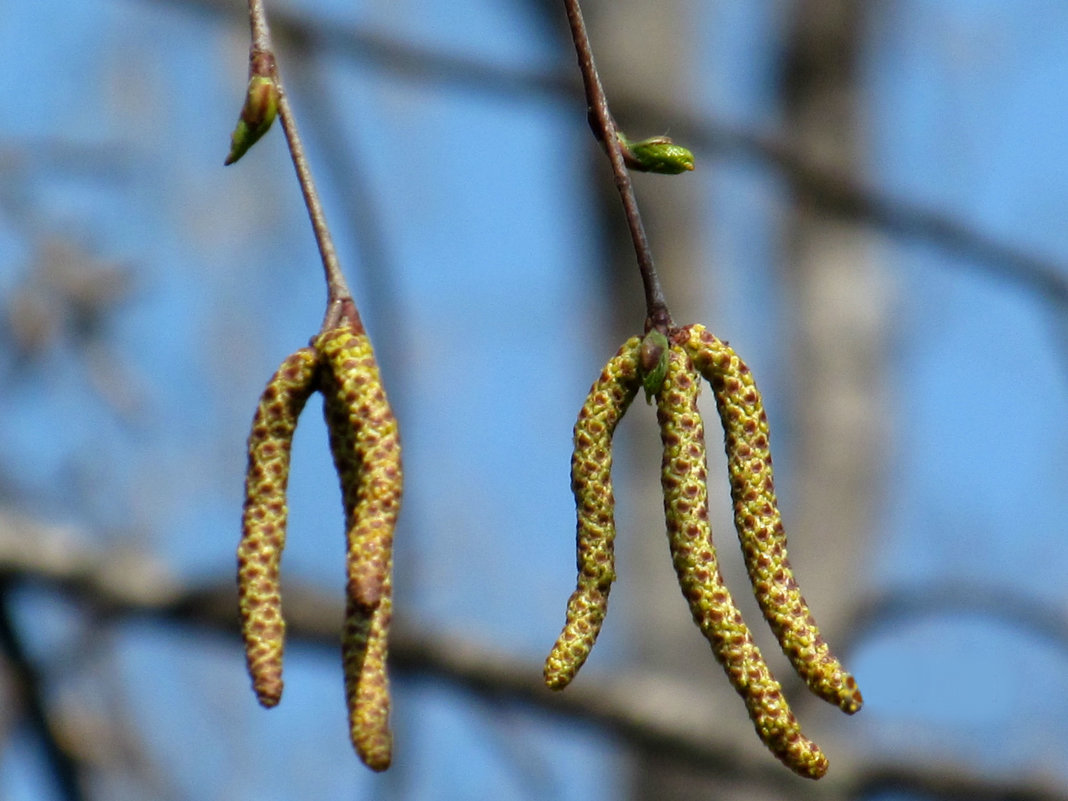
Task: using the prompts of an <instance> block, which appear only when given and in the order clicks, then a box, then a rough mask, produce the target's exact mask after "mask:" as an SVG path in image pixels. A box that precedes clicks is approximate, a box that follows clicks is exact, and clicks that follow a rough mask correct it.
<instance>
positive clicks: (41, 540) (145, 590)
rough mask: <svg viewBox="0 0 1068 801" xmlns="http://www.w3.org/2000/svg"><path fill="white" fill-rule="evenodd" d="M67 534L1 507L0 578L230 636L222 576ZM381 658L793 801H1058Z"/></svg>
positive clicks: (691, 708)
mask: <svg viewBox="0 0 1068 801" xmlns="http://www.w3.org/2000/svg"><path fill="white" fill-rule="evenodd" d="M84 542H85V540H83V539H81V538H79V537H76V536H73V532H70V531H66V530H63V529H57V528H48V527H45V526H40V525H38V524H36V523H34V522H32V521H27V520H24V519H19V518H15V517H13V516H12V515H10V514H7V513H4V512H2V511H0V580H5V581H8V582H12V583H15V582H18V583H24V584H27V585H32V586H37V587H41V588H47V589H49V590H51V591H54V592H56V593H58V594H61V595H65V596H68V597H70V598H72V599H74V600H76V601H77V603H78V605H79V607H80V608H86V609H92V610H93V611H94V612H95V613H96V614H98V615H99V614H105V615H110V616H111V617H113V618H121V619H135V618H139V619H149V620H155V621H159V622H160V623H164V624H180V625H187V626H192V627H195V628H200V629H202V630H205V631H210V632H215V633H225V634H226V635H228V636H232V637H233V641H234V648H235V650H236V649H238V648H239V647H240V644H239V643H240V641H239V637H238V636H237V615H236V608H237V601H236V590H235V589H234V587H233V586H232V583H231V581H230V579H229V578H227V579H225V580H222V581H220V582H219V583H218V584H212V585H207V586H203V587H200V588H196V589H192V588H188V587H184V586H182V585H181V584H180V583H178V582H175V581H173V580H170V579H168V578H167V576H166V574H164V573H162V572H161V571H160V569H159V567H158V566H157V565H156V564H155V563H153V562H152V561H151V560H148V559H146V558H139V557H136V556H133V555H130V554H115V553H111V552H106V551H93V550H92V549H90V548H87V547H86V546H85V545H84V544H83V543H84ZM286 592H287V594H286V617H287V621H288V624H289V625H288V633H289V636H290V637H291V638H292V639H293V640H300V641H304V642H306V643H310V644H314V645H321V646H322V647H323V648H324V649H327V650H328V651H329V653H330V656H331V658H333V656H334V652H335V650H336V648H337V637H338V631H339V629H340V625H341V618H342V610H341V607H340V604H337V603H335V602H334V601H332V600H327V599H326V598H325V597H324V596H322V595H320V594H318V593H317V592H314V591H312V590H309V589H307V588H304V589H301V588H299V587H289V588H287V591H286ZM391 658H392V662H391V666H392V669H393V670H394V671H396V672H397V673H398V674H400V675H407V676H409V677H429V678H433V679H434V680H436V681H440V682H444V683H446V684H450V685H452V686H454V687H456V688H459V689H463V690H466V691H469V692H471V693H475V694H477V695H478V696H479V697H480V698H483V699H491V700H493V701H495V702H499V703H515V704H520V705H523V706H525V707H528V708H531V709H536V710H539V711H541V712H542V713H548V714H552V715H559V716H563V717H566V718H568V719H569V720H571V721H574V722H577V723H582V724H586V725H589V726H592V727H596V728H598V729H601V730H603V731H605V732H606V733H608V734H609V735H610V736H613V737H616V738H618V739H619V740H620V741H622V742H624V743H626V744H627V745H629V746H631V747H633V748H639V749H647V750H649V751H652V752H656V753H660V754H663V755H664V756H666V757H668V758H671V759H674V760H677V761H678V762H679V763H680V764H685V765H687V766H689V767H692V768H697V769H702V770H708V771H712V772H716V773H717V774H718V775H721V776H723V777H724V778H725V779H729V780H730V781H734V782H751V783H753V784H755V785H758V786H763V787H765V788H768V789H771V790H775V791H778V792H780V793H789V795H790V797H793V798H797V799H801V801H804V799H809V798H811V799H815V798H817V797H818V798H820V799H821V800H822V801H826V800H827V799H845V798H855V797H858V796H859V795H860V794H861V793H862V792H863V791H866V790H871V789H873V788H874V789H879V788H886V787H891V786H892V787H908V788H909V789H911V790H914V791H917V792H921V793H927V794H934V795H938V796H941V797H947V798H975V799H980V800H981V801H982V800H983V799H995V798H1012V799H1014V801H1068V792H1066V791H1065V790H1064V789H1063V788H1061V787H1059V786H1057V784H1056V783H1055V782H1054V781H1053V780H1052V779H1050V780H1044V779H1042V778H1041V777H1034V776H1030V775H1029V776H1025V777H1019V778H1017V779H1015V780H1013V779H1005V778H998V779H994V778H988V777H979V776H976V775H975V774H974V773H973V772H970V771H968V770H967V769H966V768H962V767H959V766H955V765H953V764H947V763H944V762H934V761H931V762H923V761H919V760H918V759H917V760H910V761H908V762H905V763H899V762H896V761H890V760H887V761H882V760H872V759H864V760H860V759H858V758H856V757H851V756H850V755H848V754H836V755H835V759H834V764H833V767H832V771H831V773H830V774H828V776H827V777H826V778H825V779H824V780H822V781H821V782H820V783H819V786H818V787H817V786H812V787H810V786H808V785H805V784H802V783H801V782H800V780H796V779H794V777H793V776H791V775H790V774H788V773H786V772H785V771H782V770H781V769H780V768H779V766H778V765H777V764H775V763H774V762H772V761H771V760H770V759H767V760H766V759H764V758H763V755H762V754H756V755H754V756H750V755H749V754H748V753H746V752H745V751H743V750H742V749H741V748H739V746H738V744H736V743H734V742H730V741H727V740H725V739H724V738H723V735H722V734H721V733H718V732H717V731H716V727H715V720H716V716H717V714H718V713H717V710H716V709H714V708H711V706H710V705H707V704H706V703H705V702H703V701H702V698H703V695H702V694H701V692H700V691H699V690H697V689H694V688H680V687H678V686H676V685H673V684H671V683H670V682H666V681H664V680H663V679H662V678H661V677H649V676H633V675H629V676H623V677H620V678H618V679H615V680H612V681H611V682H601V683H599V684H597V685H594V684H592V683H585V684H581V685H577V686H574V687H572V688H571V690H570V691H569V692H567V693H552V692H550V691H549V690H547V689H546V688H545V687H544V685H543V683H542V678H541V672H540V666H539V664H537V660H533V661H529V662H528V661H521V660H518V659H516V658H515V657H512V656H509V655H507V654H505V653H502V652H501V651H499V650H497V649H494V648H488V647H486V646H484V645H480V644H477V643H473V642H470V641H466V640H464V639H462V638H456V637H450V636H445V635H442V634H440V633H438V632H431V631H423V630H417V629H414V628H412V627H410V626H409V627H406V626H403V625H402V626H400V627H398V630H397V631H396V633H395V635H394V637H393V640H392V643H391Z"/></svg>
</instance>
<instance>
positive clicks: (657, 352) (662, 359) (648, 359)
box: [639, 328, 668, 403]
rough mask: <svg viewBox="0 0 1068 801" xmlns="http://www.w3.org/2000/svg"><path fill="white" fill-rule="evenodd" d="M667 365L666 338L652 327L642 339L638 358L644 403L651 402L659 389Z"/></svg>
mask: <svg viewBox="0 0 1068 801" xmlns="http://www.w3.org/2000/svg"><path fill="white" fill-rule="evenodd" d="M667 365H668V338H667V337H666V336H664V334H662V333H661V332H660V331H657V330H656V329H655V328H654V329H652V330H651V331H650V332H649V333H648V334H646V335H645V339H643V340H642V348H641V355H640V360H639V366H640V368H641V375H642V386H643V387H644V388H645V402H646V403H652V402H653V396H654V395H655V394H656V393H657V392H659V391H660V387H661V386H662V385H663V383H664V374H665V373H667Z"/></svg>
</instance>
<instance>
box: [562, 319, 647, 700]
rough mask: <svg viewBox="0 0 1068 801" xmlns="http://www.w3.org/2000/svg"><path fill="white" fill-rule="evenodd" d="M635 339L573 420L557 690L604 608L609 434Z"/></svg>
mask: <svg viewBox="0 0 1068 801" xmlns="http://www.w3.org/2000/svg"><path fill="white" fill-rule="evenodd" d="M640 347H641V340H639V339H638V338H637V337H634V338H632V339H630V340H628V341H627V342H626V343H625V344H624V345H623V347H622V348H620V349H619V352H618V353H616V355H615V356H613V357H612V358H611V359H610V360H609V361H608V364H607V365H605V368H604V370H603V371H602V372H601V375H600V377H598V379H597V380H596V381H595V382H594V383H593V386H592V387H591V388H590V392H589V395H588V396H587V397H586V402H585V403H584V404H583V406H582V409H581V411H580V412H579V416H578V421H577V422H576V423H575V431H574V446H575V447H574V452H573V454H572V457H571V491H572V492H573V493H574V496H575V510H576V515H577V533H576V563H577V568H578V580H577V583H576V587H575V591H574V592H573V593H572V594H571V598H570V599H569V600H568V602H567V617H566V620H565V623H564V629H563V631H562V632H561V634H560V636H559V638H557V641H556V644H555V645H554V646H553V649H552V652H551V653H550V654H549V656H548V658H547V659H546V660H545V669H544V674H545V683H546V684H548V685H549V687H551V688H552V689H554V690H561V689H563V688H564V687H566V686H567V685H568V683H569V682H570V681H571V680H572V679H573V678H574V677H575V674H576V673H577V672H578V670H579V668H581V667H582V665H583V663H584V662H585V661H586V657H588V656H589V654H590V649H591V648H593V644H594V642H595V641H596V639H597V635H598V633H600V630H601V625H602V623H603V622H604V616H605V613H606V612H607V610H608V593H609V591H610V590H611V588H612V582H613V581H614V580H615V577H616V573H615V560H614V554H613V541H614V539H615V516H614V511H613V510H614V505H615V498H614V496H613V494H612V434H613V433H614V432H615V429H616V425H617V424H618V423H619V421H620V419H621V418H622V417H623V414H624V412H626V410H627V407H628V406H630V403H631V401H632V400H634V395H635V394H636V393H637V391H638V387H639V386H640V384H641V378H640V377H639V370H638V360H639V349H640Z"/></svg>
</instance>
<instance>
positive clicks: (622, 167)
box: [564, 0, 673, 334]
mask: <svg viewBox="0 0 1068 801" xmlns="http://www.w3.org/2000/svg"><path fill="white" fill-rule="evenodd" d="M564 7H565V8H566V9H567V21H568V23H569V24H570V26H571V38H572V40H573V41H574V43H575V54H576V56H577V57H578V64H579V71H580V72H581V73H582V85H583V87H584V88H585V90H586V104H587V107H588V114H589V120H590V127H591V128H593V133H594V136H596V137H597V138H598V139H599V140H600V141H601V144H602V145H604V148H605V150H606V151H607V153H608V160H609V161H610V162H611V164H612V174H613V175H614V176H615V179H616V189H617V190H618V191H619V197H620V200H622V201H623V213H624V214H625V215H626V218H627V227H628V228H629V229H630V238H631V241H632V242H633V243H634V254H635V256H636V257H637V259H638V270H639V271H640V272H641V275H642V286H643V288H644V290H645V313H646V321H645V327H646V329H651V328H655V329H657V330H658V331H660V332H661V333H663V334H667V332H668V329H670V328H671V327H672V325H673V322H672V320H671V312H670V311H668V306H667V301H666V300H665V298H664V290H663V287H661V285H660V278H659V276H658V275H657V273H656V265H654V264H653V254H652V251H651V250H650V248H649V240H648V238H647V237H646V235H645V226H644V225H642V217H641V213H640V212H639V211H638V200H637V198H635V196H634V186H633V184H632V183H631V180H630V173H629V172H628V171H627V165H626V160H625V158H624V154H623V148H622V146H621V144H620V141H619V136H618V129H617V128H616V123H615V120H614V119H613V118H612V112H611V111H610V110H609V108H608V99H607V98H606V97H605V93H604V87H603V86H602V85H601V76H600V75H599V74H598V72H597V65H596V64H595V63H594V61H593V48H592V47H591V45H590V37H589V34H588V33H587V32H586V22H585V21H584V20H583V18H582V9H581V8H580V7H579V2H578V0H564Z"/></svg>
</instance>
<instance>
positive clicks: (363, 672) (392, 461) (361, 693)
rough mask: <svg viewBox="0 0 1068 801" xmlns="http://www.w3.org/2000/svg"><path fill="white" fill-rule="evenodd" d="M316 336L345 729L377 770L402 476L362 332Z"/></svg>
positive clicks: (393, 428)
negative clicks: (335, 508) (340, 519)
mask: <svg viewBox="0 0 1068 801" xmlns="http://www.w3.org/2000/svg"><path fill="white" fill-rule="evenodd" d="M316 344H317V347H318V348H319V349H320V350H321V351H322V353H323V356H324V360H325V369H324V370H323V375H322V378H321V381H322V390H323V397H324V401H323V412H324V416H325V418H326V422H327V427H328V429H329V432H330V448H331V451H332V453H333V456H334V463H335V467H336V469H337V472H338V476H339V478H340V481H341V493H342V503H343V506H344V511H345V526H346V532H347V556H346V564H347V573H348V582H347V588H348V589H347V601H346V609H345V625H344V629H343V633H342V661H343V665H344V672H345V694H346V700H347V703H348V709H349V730H350V737H351V739H352V744H353V747H354V748H355V749H356V752H357V754H359V756H360V759H362V760H363V762H364V763H365V764H366V765H367V766H368V767H370V768H371V769H373V770H379V771H380V770H385V769H386V768H388V767H389V765H390V761H391V758H392V735H391V733H390V728H389V713H390V696H389V678H388V675H387V673H386V659H387V653H388V636H389V624H390V621H391V618H392V609H393V600H392V568H393V557H392V547H393V529H394V526H395V525H396V520H397V513H398V511H399V508H400V500H401V488H402V477H403V476H402V468H401V460H400V439H399V436H398V431H397V421H396V417H395V416H394V414H393V411H392V409H391V408H390V406H389V402H388V400H387V398H386V395H385V391H384V390H383V388H382V382H381V379H380V377H379V372H378V366H377V364H376V362H375V359H374V353H373V351H372V349H371V344H370V341H369V340H368V338H367V336H366V334H363V333H362V332H360V333H356V332H354V331H352V330H351V329H350V328H349V327H348V326H347V325H346V326H342V327H339V328H336V329H333V330H330V331H327V332H326V333H324V334H323V335H322V336H320V338H319V340H318V341H317V343H316Z"/></svg>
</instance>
